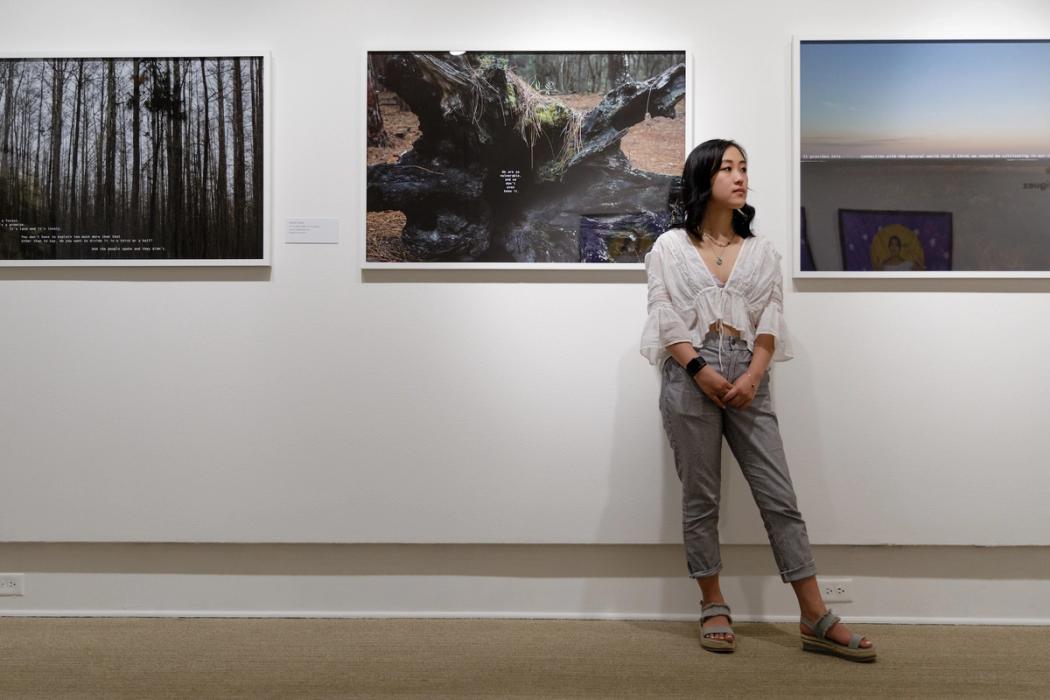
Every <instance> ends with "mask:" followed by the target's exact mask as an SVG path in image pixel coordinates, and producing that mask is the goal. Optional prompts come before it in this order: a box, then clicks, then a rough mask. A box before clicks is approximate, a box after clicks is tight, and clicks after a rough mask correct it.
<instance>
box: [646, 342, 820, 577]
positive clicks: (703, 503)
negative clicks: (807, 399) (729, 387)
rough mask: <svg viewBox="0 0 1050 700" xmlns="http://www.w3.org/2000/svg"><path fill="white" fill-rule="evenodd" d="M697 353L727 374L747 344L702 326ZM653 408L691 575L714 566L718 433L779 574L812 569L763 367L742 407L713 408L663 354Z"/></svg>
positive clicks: (741, 363) (737, 370)
mask: <svg viewBox="0 0 1050 700" xmlns="http://www.w3.org/2000/svg"><path fill="white" fill-rule="evenodd" d="M698 350H699V352H700V356H701V357H703V358H704V360H706V361H707V362H708V363H709V364H710V365H711V366H712V367H714V368H715V369H716V370H718V371H719V373H720V374H721V375H722V376H724V377H725V378H726V379H728V380H729V381H730V382H734V381H736V379H737V378H738V377H739V376H740V375H742V374H743V373H744V371H745V370H747V367H748V364H749V363H750V362H751V351H750V350H748V349H747V343H746V342H745V341H744V340H742V339H740V338H734V337H732V336H723V337H722V338H721V339H720V338H719V335H718V333H713V332H712V333H708V334H707V336H706V337H705V338H704V343H703V347H701V348H698ZM660 413H661V415H662V416H663V423H664V430H665V431H666V432H667V439H668V440H669V441H670V443H671V449H672V450H673V451H674V463H675V469H676V470H677V471H678V478H679V479H681V481H682V532H683V538H684V540H685V553H686V564H687V565H688V567H689V575H690V577H692V578H700V577H702V576H711V575H712V574H715V573H718V572H719V571H720V570H721V569H722V558H721V555H720V553H719V547H718V501H719V496H720V495H721V488H722V436H723V435H725V437H726V441H727V442H728V443H729V448H730V449H731V450H732V451H733V456H734V457H736V460H737V462H739V463H740V468H741V470H742V471H743V472H744V477H745V478H746V479H747V483H748V485H749V486H750V487H751V495H752V496H753V497H754V499H755V504H756V505H757V506H758V509H759V511H760V512H761V514H762V522H763V524H765V526H766V534H767V535H768V536H769V543H770V545H772V547H773V556H774V558H775V559H776V563H777V568H778V569H779V570H780V578H781V580H783V581H785V582H787V581H796V580H798V579H803V578H806V577H807V576H813V575H815V574H816V571H817V569H816V565H815V564H814V563H813V555H812V552H811V551H810V547H809V536H808V535H807V534H806V523H805V521H803V520H802V515H801V514H800V513H799V512H798V506H797V504H796V499H795V490H794V488H793V487H792V485H791V475H790V474H789V473H788V465H787V459H786V458H785V456H784V446H783V443H782V441H781V439H780V426H779V423H778V422H777V416H776V414H775V413H774V412H773V402H772V400H771V398H770V395H769V373H768V372H767V373H766V374H765V376H763V377H762V381H761V382H759V385H758V392H757V393H756V394H755V399H754V401H752V402H751V404H750V405H749V406H748V407H747V408H745V409H739V408H732V407H729V406H727V407H726V408H725V409H721V408H719V407H718V406H717V405H716V404H715V403H714V402H713V401H711V399H709V398H707V395H706V394H704V392H703V391H701V390H700V387H699V386H697V385H696V382H694V381H693V380H692V379H691V378H690V377H689V375H688V374H687V373H686V371H685V369H684V368H683V367H682V366H681V365H679V364H678V362H676V361H675V359H674V358H670V359H668V360H667V362H665V363H664V367H663V382H662V384H661V387H660Z"/></svg>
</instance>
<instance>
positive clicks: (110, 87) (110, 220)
mask: <svg viewBox="0 0 1050 700" xmlns="http://www.w3.org/2000/svg"><path fill="white" fill-rule="evenodd" d="M105 167H106V173H105V177H106V181H105V183H104V186H103V188H104V193H103V194H104V197H105V205H104V206H105V208H104V211H105V230H106V233H113V231H114V224H115V222H116V201H117V76H116V71H115V66H114V62H113V59H112V58H111V59H108V60H107V61H106V164H105Z"/></svg>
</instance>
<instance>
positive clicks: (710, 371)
mask: <svg viewBox="0 0 1050 700" xmlns="http://www.w3.org/2000/svg"><path fill="white" fill-rule="evenodd" d="M693 381H694V382H696V385H697V386H698V387H700V391H702V392H704V394H705V395H706V396H707V398H709V399H711V400H712V401H714V402H715V404H716V405H717V406H718V407H719V408H725V407H726V405H725V404H724V403H723V402H722V397H723V396H725V395H726V393H727V392H728V391H729V390H730V389H732V388H733V384H732V383H731V382H730V381H729V380H728V379H726V378H725V377H723V376H722V375H721V374H719V373H718V370H717V369H715V368H714V367H712V366H711V365H704V368H703V369H702V370H700V371H699V372H697V373H696V376H695V377H693Z"/></svg>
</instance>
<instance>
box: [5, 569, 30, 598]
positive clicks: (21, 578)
mask: <svg viewBox="0 0 1050 700" xmlns="http://www.w3.org/2000/svg"><path fill="white" fill-rule="evenodd" d="M0 595H25V575H24V574H0Z"/></svg>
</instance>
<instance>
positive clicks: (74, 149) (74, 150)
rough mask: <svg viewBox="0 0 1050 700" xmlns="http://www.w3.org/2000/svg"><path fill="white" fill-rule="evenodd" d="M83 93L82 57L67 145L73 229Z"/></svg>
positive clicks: (73, 224) (75, 223)
mask: <svg viewBox="0 0 1050 700" xmlns="http://www.w3.org/2000/svg"><path fill="white" fill-rule="evenodd" d="M83 93H84V59H82V58H81V59H77V94H76V99H75V100H74V107H73V142H72V143H71V144H70V146H69V153H70V156H72V163H71V164H70V167H69V216H68V217H67V218H68V219H69V223H70V225H71V227H72V228H73V229H74V230H77V229H79V223H80V222H79V221H78V219H79V217H78V216H77V213H78V212H77V168H78V167H79V165H80V163H79V160H80V109H81V100H82V97H83Z"/></svg>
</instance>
